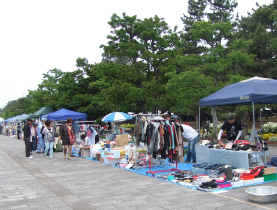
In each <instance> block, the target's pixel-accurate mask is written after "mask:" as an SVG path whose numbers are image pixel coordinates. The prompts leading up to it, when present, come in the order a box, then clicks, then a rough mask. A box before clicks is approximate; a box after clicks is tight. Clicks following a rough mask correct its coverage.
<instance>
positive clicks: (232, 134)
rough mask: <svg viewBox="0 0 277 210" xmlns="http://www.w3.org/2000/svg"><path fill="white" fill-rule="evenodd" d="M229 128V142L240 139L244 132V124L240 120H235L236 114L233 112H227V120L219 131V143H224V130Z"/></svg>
mask: <svg viewBox="0 0 277 210" xmlns="http://www.w3.org/2000/svg"><path fill="white" fill-rule="evenodd" d="M224 130H227V143H228V142H231V143H233V141H235V140H238V139H239V137H240V135H241V133H242V126H241V123H240V122H239V121H238V120H235V114H234V113H232V112H229V113H228V114H227V121H226V122H225V123H224V124H223V125H222V127H221V129H220V131H219V133H218V142H219V144H222V143H223V142H222V141H221V137H222V134H223V131H224Z"/></svg>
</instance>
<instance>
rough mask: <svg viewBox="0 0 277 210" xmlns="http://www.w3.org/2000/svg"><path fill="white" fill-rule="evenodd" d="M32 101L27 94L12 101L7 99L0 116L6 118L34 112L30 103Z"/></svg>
mask: <svg viewBox="0 0 277 210" xmlns="http://www.w3.org/2000/svg"><path fill="white" fill-rule="evenodd" d="M32 102H33V99H32V96H30V95H27V96H26V97H23V98H19V99H17V100H14V101H9V102H8V104H7V105H6V106H5V107H4V109H3V110H2V113H1V117H3V118H5V119H8V118H10V117H15V116H17V115H22V114H31V113H33V112H34V110H32V107H31V104H32Z"/></svg>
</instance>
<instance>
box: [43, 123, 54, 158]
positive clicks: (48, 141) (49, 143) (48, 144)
mask: <svg viewBox="0 0 277 210" xmlns="http://www.w3.org/2000/svg"><path fill="white" fill-rule="evenodd" d="M41 133H42V134H43V135H44V138H43V139H44V143H45V150H44V156H45V157H47V153H48V150H49V156H50V158H53V144H54V141H55V138H54V129H53V128H52V122H51V121H50V120H46V121H45V126H44V127H43V129H42V131H41Z"/></svg>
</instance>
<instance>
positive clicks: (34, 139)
mask: <svg viewBox="0 0 277 210" xmlns="http://www.w3.org/2000/svg"><path fill="white" fill-rule="evenodd" d="M37 126H38V124H37V123H36V122H34V123H33V126H32V129H31V135H32V143H31V151H37V144H38V135H37Z"/></svg>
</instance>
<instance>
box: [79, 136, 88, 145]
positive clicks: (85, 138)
mask: <svg viewBox="0 0 277 210" xmlns="http://www.w3.org/2000/svg"><path fill="white" fill-rule="evenodd" d="M81 140H82V145H88V137H87V136H86V134H82V135H81Z"/></svg>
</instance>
